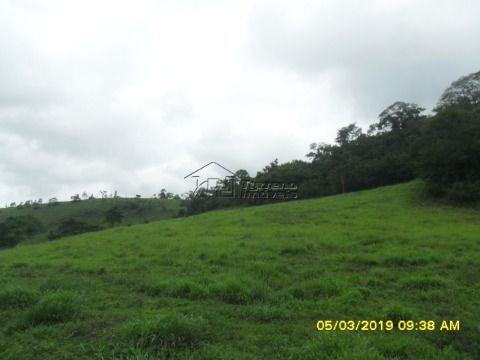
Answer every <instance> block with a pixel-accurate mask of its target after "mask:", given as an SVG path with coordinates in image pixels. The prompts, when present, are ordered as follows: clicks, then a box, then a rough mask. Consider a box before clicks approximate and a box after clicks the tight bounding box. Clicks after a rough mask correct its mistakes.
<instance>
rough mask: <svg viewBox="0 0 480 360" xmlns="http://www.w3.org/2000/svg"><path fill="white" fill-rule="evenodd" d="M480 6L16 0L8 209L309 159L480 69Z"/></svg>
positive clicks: (12, 6) (1, 71) (3, 42)
mask: <svg viewBox="0 0 480 360" xmlns="http://www.w3.org/2000/svg"><path fill="white" fill-rule="evenodd" d="M478 14H480V2H478V1H474V0H472V1H469V0H455V1H444V0H435V1H433V0H432V1H424V0H408V1H407V0H399V1H387V0H384V1H375V0H372V1H367V2H361V1H355V0H351V1H343V0H340V1H339V0H332V1H325V0H324V1H302V0H296V1H281V0H280V1H279V0H274V1H273V0H272V1H263V0H256V1H248V0H241V1H220V0H218V1H213V0H212V1H201V2H200V1H193V0H191V1H188V0H176V1H173V0H172V1H155V0H151V1H147V0H136V1H119V0H111V1H102V0H95V1H93V0H82V1H60V0H42V1H40V0H38V1H34V0H11V1H7V0H0V204H1V205H2V206H3V205H4V204H5V203H9V202H11V201H17V202H18V201H23V200H27V199H33V198H39V197H43V198H48V197H51V196H59V197H60V198H63V199H67V198H68V197H69V196H70V195H71V194H73V193H79V192H83V191H87V192H88V193H94V194H95V195H98V191H99V190H100V189H106V190H111V191H113V190H118V191H119V193H120V194H121V195H133V194H143V195H144V196H150V195H151V194H153V193H157V192H159V191H160V189H162V188H167V190H169V191H172V192H178V193H182V192H184V191H187V190H189V189H190V188H191V183H187V182H185V181H184V180H183V177H184V175H186V174H188V173H189V172H191V171H193V170H195V169H196V168H198V167H200V166H201V165H203V164H205V163H208V162H210V161H218V162H220V163H222V164H223V165H225V166H226V167H228V168H230V169H233V170H236V169H239V168H245V169H247V170H248V171H249V172H250V173H252V174H255V173H256V171H258V170H261V169H262V168H263V166H264V165H266V164H267V163H269V162H270V161H271V160H273V159H274V158H278V159H279V161H280V162H286V161H289V160H292V159H305V157H304V155H305V154H306V153H307V152H308V146H309V144H310V143H312V142H319V141H326V142H332V141H333V138H334V137H335V132H336V130H337V129H338V128H339V127H342V126H345V125H347V124H349V123H352V122H357V124H358V125H360V126H362V127H364V128H366V127H367V126H368V125H369V124H370V123H372V122H374V121H375V120H376V116H377V114H378V113H380V112H381V111H382V110H383V109H384V108H385V107H386V106H388V105H389V104H391V103H392V102H394V101H396V100H403V101H408V102H416V103H418V104H420V105H422V106H424V107H426V108H427V109H430V108H431V107H432V106H433V105H434V104H435V102H436V100H437V99H438V97H439V95H440V94H441V92H442V90H443V89H445V88H446V87H447V86H448V85H449V84H450V82H451V81H453V80H455V79H456V78H458V77H459V76H462V75H466V74H469V73H471V72H474V71H478V70H479V69H480V66H479V64H480V62H479V59H480V47H479V46H478V39H479V38H480V21H478Z"/></svg>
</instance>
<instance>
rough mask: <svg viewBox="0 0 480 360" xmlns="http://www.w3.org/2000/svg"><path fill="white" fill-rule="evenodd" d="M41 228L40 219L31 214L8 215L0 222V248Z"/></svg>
mask: <svg viewBox="0 0 480 360" xmlns="http://www.w3.org/2000/svg"><path fill="white" fill-rule="evenodd" d="M42 229H43V226H42V224H41V223H40V221H39V220H38V219H37V218H35V217H34V216H31V215H26V216H15V217H8V218H7V219H6V220H5V221H4V222H2V223H0V248H2V247H13V246H15V245H17V244H18V243H19V242H21V241H24V240H26V239H28V238H29V237H32V236H34V235H36V234H38V233H40V232H41V231H42Z"/></svg>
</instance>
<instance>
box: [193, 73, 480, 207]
mask: <svg viewBox="0 0 480 360" xmlns="http://www.w3.org/2000/svg"><path fill="white" fill-rule="evenodd" d="M306 158H307V160H293V161H289V162H286V163H283V164H279V163H278V160H277V159H275V160H273V161H272V162H271V163H270V164H268V165H266V166H265V167H264V168H263V170H262V171H259V172H258V173H257V174H256V176H254V177H252V178H251V180H253V181H258V182H268V181H270V182H279V181H294V182H295V183H297V185H298V195H299V198H312V197H320V196H327V195H334V194H339V193H344V192H351V191H358V190H365V189H371V188H375V187H379V186H385V185H392V184H398V183H402V182H407V181H411V180H413V179H416V178H421V179H423V180H424V182H425V189H426V191H427V192H428V193H429V194H430V195H432V196H436V197H443V198H446V199H449V200H451V201H455V202H476V201H478V200H480V71H479V72H476V73H472V74H470V75H467V76H463V77H461V78H459V79H458V80H456V81H454V82H453V83H452V84H451V85H450V86H449V87H448V88H447V89H446V90H445V91H444V92H443V93H442V95H441V97H440V99H439V100H438V102H437V105H436V106H435V108H434V109H433V111H432V113H431V114H426V113H425V109H424V108H422V107H421V106H419V105H417V104H415V103H409V102H403V101H397V102H395V103H393V104H391V105H390V106H388V107H387V108H386V109H385V110H383V111H382V112H381V113H380V114H379V116H378V119H377V121H376V122H375V123H373V124H371V125H370V126H369V128H368V130H367V131H366V132H364V131H363V129H361V128H360V127H358V126H357V124H356V123H352V124H349V125H347V126H345V127H342V128H340V129H339V130H338V131H337V136H336V138H335V142H334V143H333V144H326V143H312V144H311V145H310V149H309V152H308V153H307V154H306ZM238 173H240V174H241V175H242V177H244V178H245V177H246V178H249V176H248V173H247V172H246V171H245V170H239V172H237V174H238ZM259 203H265V201H264V200H255V199H248V200H242V201H239V200H230V199H221V198H211V197H210V198H209V197H206V196H203V197H202V196H196V197H194V196H191V198H190V202H189V203H188V207H187V214H195V213H199V212H203V211H207V210H212V209H216V208H222V207H229V206H238V205H239V204H240V205H253V204H259Z"/></svg>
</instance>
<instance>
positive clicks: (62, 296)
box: [0, 183, 480, 360]
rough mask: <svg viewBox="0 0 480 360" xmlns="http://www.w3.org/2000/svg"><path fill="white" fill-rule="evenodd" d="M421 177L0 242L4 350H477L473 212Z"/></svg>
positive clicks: (350, 353) (346, 354)
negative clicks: (430, 190)
mask: <svg viewBox="0 0 480 360" xmlns="http://www.w3.org/2000/svg"><path fill="white" fill-rule="evenodd" d="M420 187H421V184H419V183H409V184H404V185H397V186H389V187H383V188H378V189H375V190H369V191H362V192H357V193H348V194H344V195H338V196H331V197H325V198H321V199H312V200H304V201H292V202H286V203H278V204H272V205H266V206H257V207H249V208H241V209H235V210H222V211H212V212H209V213H205V214H201V215H197V216H190V217H183V218H178V219H172V220H165V221H159V222H153V223H150V224H147V225H144V224H142V225H135V226H131V227H126V226H123V227H116V228H114V229H111V230H106V231H102V232H94V233H87V234H82V235H79V236H74V237H68V238H64V239H61V240H60V241H51V242H46V243H41V244H33V245H26V246H19V247H16V248H13V249H5V250H0V359H2V360H3V359H5V360H8V359H22V360H33V359H35V360H37V359H53V360H55V359H304V360H310V359H312V360H313V359H315V360H316V359H412V360H413V359H472V360H473V359H480V342H479V341H478V340H479V339H480V328H479V323H478V320H479V319H480V287H479V282H478V281H479V279H480V268H479V266H478V264H480V243H479V234H480V220H479V219H480V217H479V212H478V210H475V209H462V208H455V207H450V206H444V205H439V204H436V203H430V202H426V201H424V200H423V199H422V198H420V197H419V193H420V191H419V190H420ZM130 201H131V200H130ZM95 204H98V211H99V212H98V213H97V214H101V213H102V211H104V210H106V209H107V208H108V207H107V206H105V207H101V206H103V205H101V201H98V202H95ZM146 204H148V202H147V203H146ZM151 204H152V205H151V206H152V209H153V208H154V206H156V205H155V204H156V203H155V201H152V202H151ZM158 204H159V206H160V204H162V202H159V203H158ZM167 204H168V203H165V206H167ZM172 204H173V203H172ZM87 205H88V204H87V203H81V204H65V205H64V206H65V209H75V207H76V206H79V208H81V207H82V206H85V208H86V209H91V207H88V206H87ZM172 206H173V205H172ZM79 208H77V209H79ZM59 209H61V208H59ZM100 209H101V210H100ZM51 211H52V212H53V211H58V210H53V209H52V210H51ZM71 211H73V210H71ZM60 213H61V214H63V212H60ZM146 213H147V212H146ZM148 214H151V212H148ZM133 218H134V219H137V220H138V221H141V220H142V219H143V216H140V215H138V216H133V214H132V219H133ZM44 219H47V212H45V218H44ZM88 219H89V220H90V221H93V220H94V217H89V218H88ZM319 320H322V321H324V320H325V321H332V322H331V323H330V325H328V322H323V323H322V322H321V323H319V324H320V325H319V326H320V327H321V328H323V330H322V331H318V330H317V322H318V321H319ZM336 320H345V321H353V324H354V328H351V325H348V326H349V327H350V331H347V330H346V327H345V326H346V324H347V323H346V322H345V323H343V325H342V323H341V324H340V325H338V326H339V327H338V328H337V329H336V330H333V326H334V324H335V321H336ZM361 320H363V321H364V322H362V323H359V322H357V321H361ZM371 320H377V321H376V322H372V321H371ZM380 320H382V321H383V325H380V323H379V321H380ZM422 320H426V321H427V322H426V323H421V321H422ZM387 321H392V324H393V326H394V328H393V329H387V328H386V327H387V326H388V324H389V323H387ZM444 321H446V323H445V324H446V325H447V328H445V327H444V328H443V330H440V328H441V326H442V324H444V323H443V322H444ZM450 321H452V323H450ZM457 321H459V322H458V323H457ZM357 323H358V324H360V325H361V328H363V330H355V327H356V324H357ZM365 324H367V325H365ZM412 324H413V328H412V327H411V325H412ZM451 324H453V326H451ZM457 324H458V325H459V326H460V327H459V331H457V330H455V329H456V326H457ZM381 326H383V327H384V328H383V330H382V329H381ZM427 326H428V327H427ZM328 328H330V329H331V330H330V331H328V330H327V329H328ZM340 328H341V329H343V331H341V330H339V329H340Z"/></svg>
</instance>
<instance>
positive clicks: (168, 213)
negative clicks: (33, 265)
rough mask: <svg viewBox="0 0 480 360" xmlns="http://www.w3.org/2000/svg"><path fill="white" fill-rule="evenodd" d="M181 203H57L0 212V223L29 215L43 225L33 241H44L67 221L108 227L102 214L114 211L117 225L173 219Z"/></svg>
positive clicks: (166, 201)
mask: <svg viewBox="0 0 480 360" xmlns="http://www.w3.org/2000/svg"><path fill="white" fill-rule="evenodd" d="M180 204H181V201H180V200H174V199H132V198H130V199H129V198H116V199H92V200H82V201H79V202H59V203H57V205H56V206H47V205H37V206H36V207H33V206H30V207H26V208H6V209H0V222H2V221H4V220H5V219H7V218H8V217H10V216H12V217H16V216H26V215H32V216H34V217H35V218H37V219H38V220H39V221H40V222H41V224H42V225H43V227H42V231H41V233H40V234H38V235H36V236H35V237H34V239H32V240H33V241H35V240H44V239H45V238H47V236H48V232H49V231H50V230H53V229H55V227H56V226H57V225H58V224H59V223H60V222H61V221H62V220H63V219H67V218H74V219H75V220H77V221H81V222H85V223H88V224H89V225H93V226H101V227H109V224H108V223H106V222H105V213H106V212H107V211H108V210H109V209H112V208H118V209H119V211H120V212H121V213H122V215H123V219H122V221H121V224H124V225H127V224H140V223H145V222H151V221H156V220H162V219H168V218H172V217H174V216H175V215H177V213H178V210H179V209H180V206H181V205H180Z"/></svg>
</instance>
